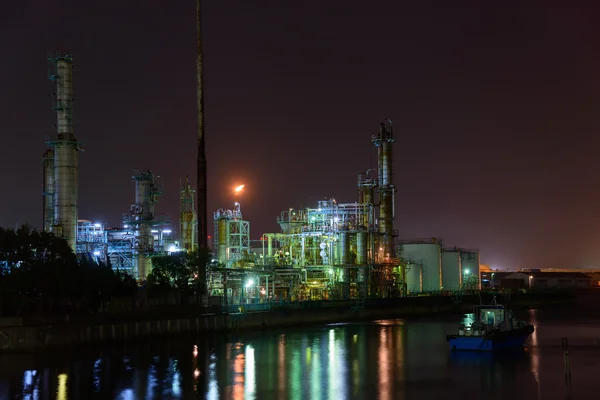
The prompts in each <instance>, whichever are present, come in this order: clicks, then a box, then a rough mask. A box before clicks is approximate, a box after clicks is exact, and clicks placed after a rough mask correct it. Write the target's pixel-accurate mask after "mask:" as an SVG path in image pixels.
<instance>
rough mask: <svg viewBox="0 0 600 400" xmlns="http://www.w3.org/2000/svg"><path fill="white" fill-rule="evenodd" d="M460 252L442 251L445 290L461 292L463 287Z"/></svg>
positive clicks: (443, 285)
mask: <svg viewBox="0 0 600 400" xmlns="http://www.w3.org/2000/svg"><path fill="white" fill-rule="evenodd" d="M460 271H461V257H460V251H458V250H454V249H447V250H446V249H445V250H443V251H442V287H443V288H444V290H460V288H461V287H462V277H461V272H460Z"/></svg>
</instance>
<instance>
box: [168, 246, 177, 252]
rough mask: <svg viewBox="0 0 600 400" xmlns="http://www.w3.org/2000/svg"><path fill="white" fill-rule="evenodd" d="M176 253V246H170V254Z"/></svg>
mask: <svg viewBox="0 0 600 400" xmlns="http://www.w3.org/2000/svg"><path fill="white" fill-rule="evenodd" d="M176 251H177V247H175V246H174V245H171V246H169V252H170V253H175V252H176Z"/></svg>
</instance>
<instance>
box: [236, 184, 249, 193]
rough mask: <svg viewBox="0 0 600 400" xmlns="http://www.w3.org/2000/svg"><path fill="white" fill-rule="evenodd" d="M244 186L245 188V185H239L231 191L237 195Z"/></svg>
mask: <svg viewBox="0 0 600 400" xmlns="http://www.w3.org/2000/svg"><path fill="white" fill-rule="evenodd" d="M244 186H246V185H240V186H238V187H236V188H235V189H233V191H234V192H235V193H239V192H241V191H242V190H244Z"/></svg>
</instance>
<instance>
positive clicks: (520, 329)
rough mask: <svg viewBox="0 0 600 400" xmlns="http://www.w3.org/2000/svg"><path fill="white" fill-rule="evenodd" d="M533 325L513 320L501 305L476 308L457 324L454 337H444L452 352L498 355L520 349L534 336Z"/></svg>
mask: <svg viewBox="0 0 600 400" xmlns="http://www.w3.org/2000/svg"><path fill="white" fill-rule="evenodd" d="M534 330H535V328H534V327H533V325H529V324H527V323H525V322H524V321H518V320H516V319H515V317H514V315H513V313H512V311H511V310H507V309H505V308H504V306H502V305H497V304H493V305H487V306H485V305H479V306H475V307H474V309H473V314H471V315H468V316H467V319H466V321H465V322H463V323H461V324H459V326H458V333H457V334H454V335H447V336H446V340H447V341H448V342H449V344H450V349H451V350H453V351H498V350H511V349H513V350H514V349H523V347H524V346H525V344H526V342H527V339H529V336H530V335H531V334H532V333H533V332H534Z"/></svg>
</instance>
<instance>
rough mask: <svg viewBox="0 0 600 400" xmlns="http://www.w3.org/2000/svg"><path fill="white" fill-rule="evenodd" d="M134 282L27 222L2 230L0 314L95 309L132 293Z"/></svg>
mask: <svg viewBox="0 0 600 400" xmlns="http://www.w3.org/2000/svg"><path fill="white" fill-rule="evenodd" d="M136 289H137V285H136V283H135V280H134V279H133V278H132V277H131V276H129V275H127V274H124V273H121V272H118V271H113V269H112V268H111V266H110V265H105V264H104V263H96V262H95V261H93V260H92V259H91V258H90V257H87V256H83V257H81V258H79V259H78V258H77V257H76V256H75V254H74V253H73V251H72V250H71V248H70V247H69V245H68V243H67V242H66V241H65V240H64V239H61V238H58V237H56V236H54V235H53V234H51V233H46V232H38V231H36V230H33V229H31V228H30V227H28V226H23V227H21V228H19V229H17V230H13V229H3V228H0V315H2V316H15V315H48V314H57V313H86V312H95V311H98V309H99V308H100V307H101V305H102V303H103V302H106V301H109V300H110V299H111V298H112V297H117V296H119V297H121V296H132V295H133V294H134V293H135V291H136Z"/></svg>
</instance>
